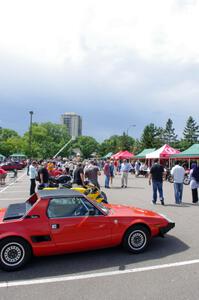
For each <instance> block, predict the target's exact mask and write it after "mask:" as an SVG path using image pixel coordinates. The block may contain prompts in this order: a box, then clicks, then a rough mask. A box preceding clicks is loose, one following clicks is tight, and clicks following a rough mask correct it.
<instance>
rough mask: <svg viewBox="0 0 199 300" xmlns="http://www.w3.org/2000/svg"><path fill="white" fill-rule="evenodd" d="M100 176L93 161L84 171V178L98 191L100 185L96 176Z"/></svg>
mask: <svg viewBox="0 0 199 300" xmlns="http://www.w3.org/2000/svg"><path fill="white" fill-rule="evenodd" d="M100 175H101V172H100V170H99V167H98V166H97V163H96V162H95V161H93V160H91V161H90V163H89V166H88V167H87V168H86V170H85V177H86V178H88V180H89V181H90V182H91V183H92V184H94V185H95V186H96V187H97V188H98V189H100V184H99V181H98V176H100Z"/></svg>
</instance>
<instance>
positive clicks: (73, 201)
mask: <svg viewBox="0 0 199 300" xmlns="http://www.w3.org/2000/svg"><path fill="white" fill-rule="evenodd" d="M47 215H48V217H49V218H66V217H75V216H87V215H89V209H88V208H87V206H86V205H85V204H84V203H83V201H82V199H81V198H78V197H68V198H54V199H51V200H50V203H49V206H48V209H47Z"/></svg>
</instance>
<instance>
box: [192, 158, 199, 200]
mask: <svg viewBox="0 0 199 300" xmlns="http://www.w3.org/2000/svg"><path fill="white" fill-rule="evenodd" d="M190 187H191V191H192V203H198V188H199V166H197V164H196V163H193V164H192V165H191V171H190Z"/></svg>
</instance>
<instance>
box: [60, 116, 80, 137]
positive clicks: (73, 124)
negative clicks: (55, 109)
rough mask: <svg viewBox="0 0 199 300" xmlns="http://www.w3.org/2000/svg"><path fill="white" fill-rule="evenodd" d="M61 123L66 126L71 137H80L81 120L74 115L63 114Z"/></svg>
mask: <svg viewBox="0 0 199 300" xmlns="http://www.w3.org/2000/svg"><path fill="white" fill-rule="evenodd" d="M61 122H62V124H65V125H66V127H67V129H68V133H69V135H70V136H71V137H77V136H80V135H82V118H81V117H80V116H79V115H77V114H76V113H64V114H63V115H61Z"/></svg>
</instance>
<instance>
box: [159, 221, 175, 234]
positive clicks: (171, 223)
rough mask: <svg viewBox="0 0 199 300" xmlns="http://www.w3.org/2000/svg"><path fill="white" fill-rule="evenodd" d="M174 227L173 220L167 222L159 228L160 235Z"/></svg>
mask: <svg viewBox="0 0 199 300" xmlns="http://www.w3.org/2000/svg"><path fill="white" fill-rule="evenodd" d="M174 227H175V223H174V222H169V223H168V225H167V226H164V227H161V228H160V236H164V234H165V233H167V232H168V231H169V230H171V229H172V228H174Z"/></svg>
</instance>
